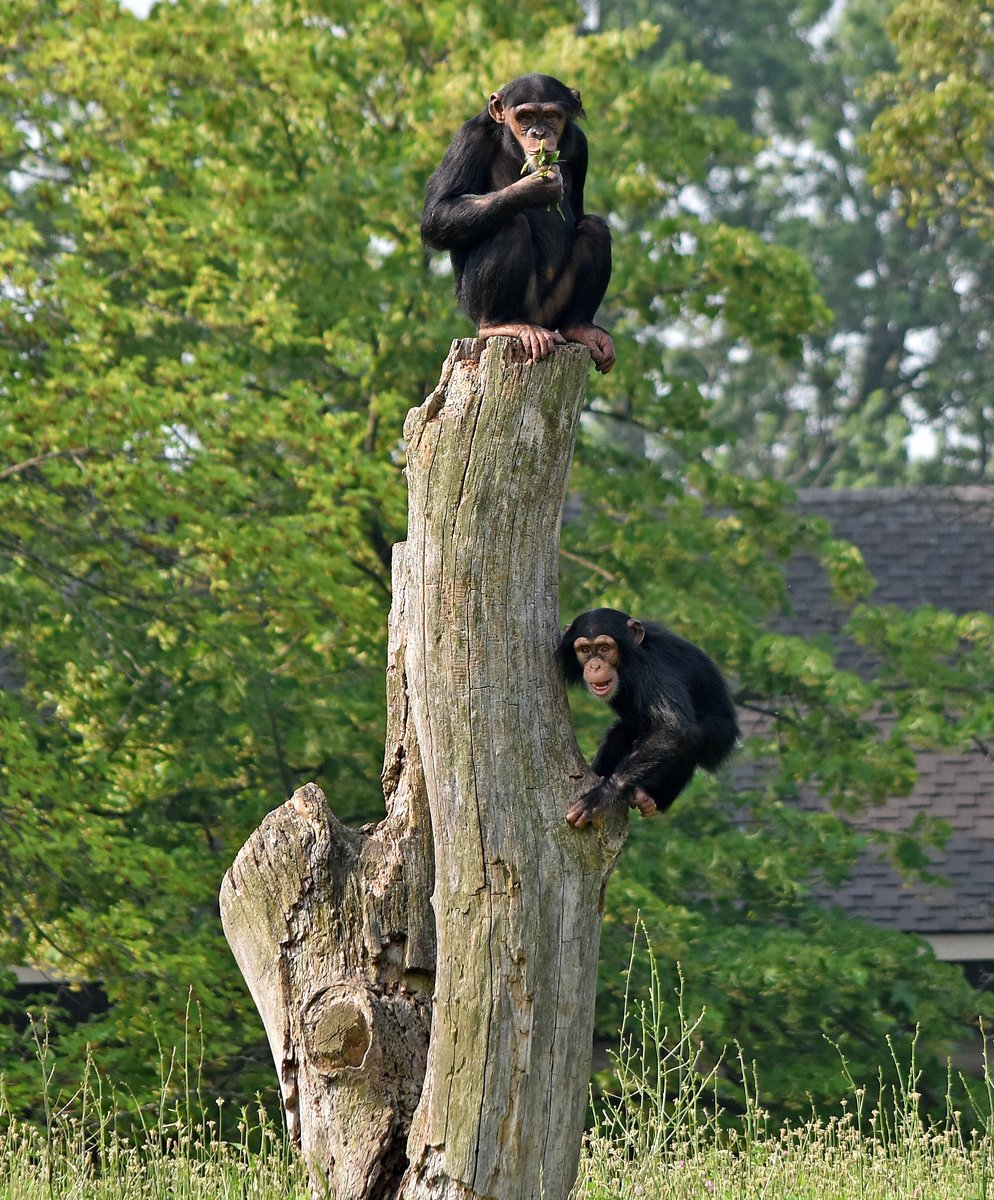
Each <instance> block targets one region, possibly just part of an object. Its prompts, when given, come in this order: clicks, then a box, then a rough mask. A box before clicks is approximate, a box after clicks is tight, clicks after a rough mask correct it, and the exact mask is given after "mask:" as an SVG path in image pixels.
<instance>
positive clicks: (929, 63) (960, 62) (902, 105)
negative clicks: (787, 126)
mask: <svg viewBox="0 0 994 1200" xmlns="http://www.w3.org/2000/svg"><path fill="white" fill-rule="evenodd" d="M887 30H888V33H889V34H890V37H891V40H892V42H893V45H894V51H895V54H896V58H897V62H896V64H895V69H894V70H893V71H890V72H888V73H882V74H881V75H879V76H878V77H877V78H876V79H875V80H874V87H873V91H874V93H875V94H876V95H877V96H880V97H883V98H885V99H886V101H887V107H886V108H885V109H884V110H883V111H882V112H880V113H879V115H878V116H877V119H876V121H875V122H874V125H873V131H872V134H871V136H870V137H869V138H868V139H867V146H868V149H869V151H870V154H871V155H872V157H873V172H872V178H873V179H874V181H875V182H877V183H878V184H881V185H882V186H884V187H888V188H896V189H897V190H898V191H899V192H900V195H901V198H902V201H903V203H904V206H905V208H906V210H907V212H908V215H909V216H910V217H911V218H912V219H918V218H920V217H940V216H943V215H946V214H949V213H952V214H955V215H956V216H957V217H958V218H959V219H960V221H962V223H963V224H964V225H965V226H967V227H968V228H971V229H975V230H976V231H977V233H978V234H979V236H980V237H982V238H984V239H986V240H987V241H990V240H991V239H992V232H991V230H992V221H994V199H992V196H994V153H992V147H991V136H990V131H991V123H992V121H994V57H992V56H994V13H992V12H991V10H990V9H989V8H986V7H984V6H983V5H978V4H976V3H971V0H901V3H899V4H897V5H895V7H894V10H893V12H892V13H891V16H890V19H889V21H888V23H887Z"/></svg>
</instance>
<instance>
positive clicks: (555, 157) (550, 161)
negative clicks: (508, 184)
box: [521, 138, 566, 221]
mask: <svg viewBox="0 0 994 1200" xmlns="http://www.w3.org/2000/svg"><path fill="white" fill-rule="evenodd" d="M558 162H559V151H558V150H546V148H545V138H542V140H541V141H540V142H539V144H538V150H537V151H536V152H535V153H534V154H529V155H528V157H527V158H526V159H525V163H524V166H523V167H522V168H521V174H522V175H524V173H525V172H526V171H528V170H532V169H533V170H534V171H535V174H536V175H541V176H543V177H544V176H546V175H548V174H549V171H550V169H551V168H552V167H554V166H555V165H556V163H558ZM545 211H546V212H552V206H551V205H550V206H549V207H548V208H547V209H546V210H545ZM556 212H557V213H559V215H560V216H561V217H562V219H563V220H564V221H565V220H566V214H565V213H564V212H563V210H562V205H560V204H557V205H556Z"/></svg>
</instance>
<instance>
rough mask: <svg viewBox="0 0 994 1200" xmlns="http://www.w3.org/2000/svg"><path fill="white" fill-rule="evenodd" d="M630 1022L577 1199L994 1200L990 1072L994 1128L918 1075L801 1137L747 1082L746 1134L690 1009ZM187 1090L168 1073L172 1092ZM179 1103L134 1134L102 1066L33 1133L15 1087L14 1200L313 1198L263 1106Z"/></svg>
mask: <svg viewBox="0 0 994 1200" xmlns="http://www.w3.org/2000/svg"><path fill="white" fill-rule="evenodd" d="M629 1011H630V1012H631V1013H633V1017H632V1020H631V1022H630V1024H629V1027H628V1029H626V1030H623V1031H622V1038H621V1043H620V1045H621V1049H620V1052H619V1054H618V1055H617V1059H616V1064H615V1066H616V1070H615V1076H614V1080H613V1084H612V1086H611V1088H610V1094H609V1095H607V1096H604V1097H601V1098H600V1100H599V1102H598V1104H597V1118H596V1121H595V1124H594V1126H593V1127H592V1129H591V1130H590V1131H589V1133H588V1135H587V1138H586V1140H585V1143H584V1150H583V1156H582V1159H581V1163H580V1173H579V1177H578V1180H577V1185H576V1189H575V1191H574V1200H656V1198H658V1200H692V1198H693V1200H708V1198H712V1197H713V1198H717V1200H994V1077H992V1073H991V1070H990V1066H989V1064H988V1070H987V1075H986V1088H985V1089H984V1088H983V1087H982V1088H981V1097H982V1101H981V1109H980V1110H978V1111H975V1112H973V1113H972V1114H971V1121H970V1122H969V1123H970V1125H971V1126H972V1127H973V1128H974V1129H978V1130H979V1132H972V1133H969V1134H967V1133H965V1132H964V1129H963V1126H962V1125H961V1121H960V1117H959V1114H957V1113H954V1112H951V1111H950V1113H949V1114H948V1117H947V1118H946V1119H945V1121H943V1122H941V1123H939V1124H934V1123H932V1124H927V1123H925V1122H923V1121H922V1119H921V1118H920V1116H919V1109H918V1104H917V1101H918V1096H917V1094H916V1091H915V1081H916V1077H917V1076H916V1071H915V1067H914V1064H913V1063H912V1064H910V1065H908V1066H907V1067H906V1068H904V1069H903V1070H902V1072H901V1077H902V1079H903V1080H904V1083H903V1084H902V1085H901V1086H900V1087H898V1088H888V1089H885V1090H881V1091H880V1092H879V1093H878V1094H877V1095H875V1096H872V1097H871V1096H869V1095H867V1093H866V1091H865V1090H864V1089H860V1088H858V1087H856V1086H855V1085H854V1086H853V1089H852V1095H851V1098H850V1099H849V1100H848V1101H847V1102H845V1103H844V1104H843V1105H842V1106H841V1107H840V1111H839V1113H838V1115H837V1116H836V1117H833V1118H831V1119H829V1120H816V1119H814V1118H812V1119H811V1120H809V1121H807V1122H804V1123H801V1124H797V1125H792V1126H779V1125H776V1124H774V1123H772V1122H771V1121H770V1120H769V1118H768V1117H767V1115H766V1114H765V1113H764V1112H763V1110H762V1108H761V1106H760V1105H759V1104H758V1103H757V1101H756V1100H755V1097H754V1095H753V1094H752V1091H751V1088H750V1087H749V1086H746V1087H745V1089H744V1091H743V1095H742V1097H741V1103H740V1105H738V1106H737V1107H742V1108H744V1111H745V1115H744V1116H743V1117H742V1118H741V1119H739V1120H738V1121H737V1122H736V1124H735V1125H734V1126H732V1125H730V1124H729V1122H728V1121H727V1120H725V1119H723V1117H722V1114H721V1113H720V1111H719V1108H718V1105H717V1104H716V1103H715V1097H716V1093H717V1086H716V1084H717V1078H718V1070H719V1068H718V1067H717V1066H712V1067H710V1068H709V1069H705V1070H702V1069H701V1067H700V1062H701V1055H700V1054H699V1049H700V1048H699V1045H698V1042H697V1040H696V1038H695V1025H694V1024H693V1023H692V1022H690V1023H688V1022H687V1021H686V1020H684V1018H683V1014H682V1013H678V1020H677V1022H676V1030H675V1032H674V1034H673V1035H672V1036H671V1035H670V1033H669V1031H668V1030H667V1028H666V1026H665V1024H664V1021H663V1015H664V1014H663V1010H662V1006H661V1005H660V1004H659V1002H658V989H654V994H653V995H651V996H650V997H649V999H648V1000H647V1001H646V1002H644V1003H640V1004H638V1005H632V1006H631V1007H630V1009H629ZM39 1050H40V1060H41V1061H40V1065H41V1068H42V1080H43V1081H44V1080H45V1079H46V1078H50V1077H51V1076H50V1074H49V1073H48V1071H47V1068H46V1061H45V1054H46V1049H45V1046H44V1044H43V1043H42V1044H41V1045H40V1047H39ZM744 1074H747V1073H744ZM42 1091H43V1093H44V1092H46V1091H47V1089H46V1088H45V1086H44V1082H43V1084H42ZM175 1091H176V1089H175V1088H174V1087H173V1086H172V1081H171V1073H170V1072H169V1071H168V1070H167V1071H165V1072H164V1077H163V1096H167V1095H172V1094H174V1093H175ZM179 1092H180V1098H179V1100H178V1101H176V1100H173V1101H171V1102H170V1103H169V1104H167V1103H166V1102H165V1101H163V1103H162V1104H161V1105H160V1106H159V1108H158V1110H157V1111H155V1112H152V1113H146V1114H143V1115H142V1116H141V1117H140V1119H139V1124H138V1126H137V1128H136V1127H135V1126H134V1123H133V1117H129V1118H128V1121H129V1123H128V1125H127V1126H126V1127H124V1126H122V1125H121V1124H119V1120H120V1118H118V1117H117V1116H115V1115H114V1114H117V1113H120V1112H122V1111H123V1109H122V1106H121V1105H119V1104H118V1103H116V1102H115V1101H116V1098H115V1096H114V1094H113V1089H111V1088H109V1087H108V1086H107V1085H106V1083H105V1082H103V1081H102V1080H101V1078H100V1076H99V1073H98V1072H97V1071H96V1070H95V1069H93V1068H92V1065H90V1067H89V1068H88V1069H87V1071H86V1072H85V1076H84V1081H83V1084H82V1086H81V1088H80V1090H79V1091H78V1092H77V1093H76V1094H75V1095H74V1096H72V1097H70V1098H68V1099H66V1100H64V1101H63V1100H57V1099H54V1098H52V1097H50V1096H48V1095H47V1094H43V1096H42V1097H41V1099H42V1100H43V1103H44V1109H45V1113H46V1119H45V1120H44V1121H42V1122H39V1123H38V1124H27V1123H24V1122H21V1121H18V1120H17V1119H16V1118H15V1117H14V1116H13V1115H12V1114H11V1113H10V1111H9V1109H8V1108H7V1106H6V1105H5V1103H4V1101H3V1094H2V1089H0V1200H311V1195H310V1191H309V1189H308V1187H307V1184H306V1180H305V1176H304V1172H303V1169H302V1166H301V1164H300V1162H299V1160H298V1158H297V1157H296V1155H295V1154H294V1152H293V1151H292V1150H291V1148H290V1147H288V1146H287V1144H286V1141H285V1139H284V1137H283V1135H282V1133H281V1131H280V1130H279V1129H277V1128H275V1127H274V1126H273V1125H272V1123H271V1122H270V1121H269V1120H268V1119H267V1118H266V1115H265V1113H264V1112H263V1111H261V1109H260V1111H259V1112H256V1113H248V1112H242V1113H241V1114H240V1116H239V1118H238V1119H237V1120H236V1121H234V1122H232V1121H231V1120H230V1119H228V1120H226V1121H225V1122H224V1125H225V1128H226V1130H228V1131H229V1136H228V1137H227V1138H222V1137H221V1136H220V1135H219V1126H220V1122H219V1120H217V1119H211V1118H210V1117H208V1116H207V1115H206V1114H205V1111H204V1108H203V1106H202V1103H201V1098H200V1097H199V1096H198V1095H197V1092H196V1087H195V1083H194V1086H193V1087H182V1088H180V1089H179ZM215 1113H216V1116H220V1110H219V1109H218V1110H215ZM232 1133H233V1134H234V1136H231V1134H232Z"/></svg>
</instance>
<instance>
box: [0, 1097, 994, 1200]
mask: <svg viewBox="0 0 994 1200" xmlns="http://www.w3.org/2000/svg"><path fill="white" fill-rule="evenodd" d="M629 1099H631V1097H630V1098H629ZM674 1100H675V1098H673V1097H670V1101H671V1105H670V1107H671V1108H672V1107H674V1106H675V1107H676V1108H680V1106H681V1104H682V1101H680V1100H678V1099H676V1100H675V1104H674ZM646 1103H647V1100H646V1097H645V1096H644V1095H643V1096H641V1097H640V1099H639V1101H638V1102H637V1103H634V1104H632V1105H630V1106H628V1111H627V1112H626V1111H625V1106H624V1105H623V1104H622V1105H616V1107H615V1108H614V1110H613V1115H609V1116H608V1117H607V1118H606V1119H604V1120H602V1122H601V1123H600V1124H599V1125H598V1126H597V1127H596V1128H595V1129H594V1130H592V1131H591V1133H590V1134H589V1136H588V1138H587V1142H586V1145H585V1149H584V1154H583V1159H582V1162H581V1167H580V1176H579V1179H578V1181H577V1187H576V1191H575V1193H574V1195H575V1197H576V1200H581V1198H583V1200H629V1198H631V1200H635V1198H639V1200H644V1198H654V1197H658V1198H659V1200H664V1198H665V1200H691V1198H692V1197H693V1198H694V1200H700V1198H702V1197H720V1198H726V1197H727V1198H728V1200H733V1198H735V1200H738V1198H742V1200H745V1198H751V1197H755V1198H756V1200H760V1198H762V1200H849V1198H850V1197H851V1198H852V1200H988V1197H989V1198H990V1200H994V1156H992V1135H991V1132H990V1130H988V1132H987V1133H986V1135H984V1136H981V1137H975V1138H972V1139H967V1138H964V1137H962V1136H961V1135H960V1133H959V1131H958V1129H957V1127H956V1123H955V1122H952V1123H951V1124H950V1125H949V1126H948V1127H946V1128H925V1127H923V1126H922V1125H921V1124H920V1123H919V1122H918V1121H917V1120H916V1119H914V1118H911V1117H910V1116H909V1113H908V1112H901V1111H897V1110H895V1111H892V1112H890V1113H886V1114H881V1113H879V1112H878V1114H877V1116H876V1117H875V1118H872V1119H871V1121H870V1129H869V1130H868V1131H865V1132H862V1133H861V1132H860V1131H859V1129H858V1125H857V1120H856V1117H855V1114H854V1113H851V1112H847V1113H845V1114H843V1115H842V1116H840V1117H839V1118H838V1119H836V1120H832V1121H828V1122H815V1121H812V1122H809V1123H807V1124H804V1125H802V1126H799V1127H797V1128H780V1129H774V1130H769V1129H767V1128H766V1127H765V1125H764V1124H763V1122H762V1120H761V1114H759V1113H757V1112H755V1111H754V1112H753V1114H752V1117H751V1126H750V1125H749V1124H748V1123H747V1126H746V1128H744V1129H742V1130H739V1131H737V1132H734V1133H733V1132H730V1131H728V1130H727V1129H721V1130H719V1129H718V1128H717V1127H716V1126H713V1125H711V1124H710V1123H709V1122H708V1121H707V1120H702V1119H700V1118H697V1117H694V1118H693V1119H687V1117H688V1114H687V1112H686V1111H685V1112H684V1113H683V1118H684V1119H683V1120H682V1121H681V1118H680V1114H679V1113H676V1114H674V1113H673V1112H672V1111H670V1112H669V1113H667V1114H665V1115H664V1119H663V1120H662V1121H660V1120H657V1119H653V1118H651V1117H647V1116H646V1113H645V1105H646ZM874 1126H875V1128H874ZM240 1133H241V1140H240V1141H222V1140H221V1139H220V1138H219V1137H218V1136H217V1134H216V1126H215V1125H214V1124H213V1123H211V1122H205V1123H202V1124H199V1125H198V1124H194V1125H192V1126H190V1127H185V1126H184V1124H183V1121H182V1119H175V1120H174V1119H170V1120H167V1121H165V1122H164V1123H163V1125H162V1126H160V1133H156V1134H153V1132H152V1130H151V1129H149V1130H147V1131H146V1132H145V1133H142V1134H140V1135H138V1136H137V1137H134V1136H132V1137H125V1136H124V1135H123V1134H119V1133H117V1132H115V1131H114V1130H113V1129H112V1128H110V1127H109V1126H108V1125H107V1123H106V1122H101V1121H100V1120H99V1119H97V1120H96V1121H94V1120H93V1119H91V1120H90V1121H85V1120H84V1119H83V1118H82V1117H80V1116H75V1117H69V1116H67V1115H66V1114H65V1113H62V1114H59V1113H56V1114H53V1121H52V1123H51V1124H50V1126H49V1128H47V1129H46V1128H38V1127H36V1126H33V1125H26V1124H20V1123H18V1122H17V1121H15V1120H12V1119H11V1118H10V1117H9V1115H7V1116H6V1117H4V1115H3V1114H2V1113H0V1198H2V1200H165V1198H176V1200H309V1197H310V1193H309V1191H308V1189H307V1186H306V1182H305V1178H304V1173H303V1171H302V1169H301V1165H300V1163H299V1161H298V1160H297V1159H296V1157H295V1156H294V1154H293V1153H292V1152H291V1151H290V1150H289V1148H288V1147H287V1146H286V1144H285V1142H284V1140H283V1138H282V1136H281V1134H280V1133H279V1132H278V1131H276V1130H274V1129H273V1127H272V1126H271V1125H269V1124H268V1123H266V1122H265V1121H264V1120H263V1121H262V1122H261V1123H260V1122H259V1121H249V1120H248V1119H247V1118H245V1119H243V1121H242V1122H241V1123H240Z"/></svg>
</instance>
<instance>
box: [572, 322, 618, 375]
mask: <svg viewBox="0 0 994 1200" xmlns="http://www.w3.org/2000/svg"><path fill="white" fill-rule="evenodd" d="M560 332H561V333H562V335H563V337H564V338H565V339H566V340H567V341H568V342H579V343H580V345H581V346H586V347H587V349H588V350H589V351H590V357H591V358H592V359H593V360H594V366H595V367H596V368H597V370H598V371H600V373H601V374H602V375H606V374H607V373H608V371H610V370H611V368H612V367H613V366H614V339H613V338H612V337H611V335H610V334H609V333H606V332H605V331H604V330H603V329H601V327H600V326H599V325H590V324H585V325H568V326H566V327H565V328H564V329H562V330H561V331H560Z"/></svg>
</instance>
